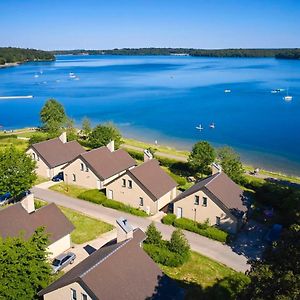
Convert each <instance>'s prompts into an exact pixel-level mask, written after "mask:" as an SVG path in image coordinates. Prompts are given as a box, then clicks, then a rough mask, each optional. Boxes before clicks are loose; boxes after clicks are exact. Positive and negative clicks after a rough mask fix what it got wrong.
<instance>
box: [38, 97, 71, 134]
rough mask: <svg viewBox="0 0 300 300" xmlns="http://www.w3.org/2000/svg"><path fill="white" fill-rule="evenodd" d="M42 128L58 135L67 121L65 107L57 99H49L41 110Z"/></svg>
mask: <svg viewBox="0 0 300 300" xmlns="http://www.w3.org/2000/svg"><path fill="white" fill-rule="evenodd" d="M40 117H41V122H42V128H43V129H44V130H45V131H47V132H48V133H49V134H50V135H51V136H57V135H58V134H59V131H60V129H61V128H62V127H63V126H64V124H65V122H66V121H67V116H66V113H65V109H64V107H63V106H62V104H60V103H59V102H58V101H56V100H55V99H49V100H47V102H46V103H45V105H44V107H43V108H42V110H41V112H40Z"/></svg>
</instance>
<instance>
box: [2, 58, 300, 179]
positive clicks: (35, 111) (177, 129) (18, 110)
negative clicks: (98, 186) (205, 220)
mask: <svg viewBox="0 0 300 300" xmlns="http://www.w3.org/2000/svg"><path fill="white" fill-rule="evenodd" d="M70 73H71V74H70ZM73 73H74V74H73ZM277 88H278V89H279V88H282V89H288V91H289V94H290V95H292V96H293V100H292V101H290V102H286V101H284V100H283V96H284V95H286V91H284V92H280V93H276V94H273V93H271V90H272V89H277ZM225 89H230V90H231V92H230V93H225V92H224V90H225ZM20 95H33V96H34V98H33V99H10V100H4V99H2V100H0V124H1V125H2V126H3V128H5V129H15V128H20V127H25V126H37V125H39V111H40V109H41V107H42V106H43V104H44V102H45V101H46V100H47V99H48V98H55V99H57V100H58V101H60V102H61V103H62V104H63V105H64V106H65V108H66V111H67V114H68V115H69V116H70V117H72V118H74V120H75V121H76V123H77V124H80V122H81V120H82V118H83V117H84V116H87V117H88V118H90V119H91V121H92V123H93V124H97V123H101V122H107V121H112V122H114V123H115V124H116V125H117V126H118V127H119V129H120V130H121V131H122V132H123V134H124V135H125V136H127V137H134V138H137V139H141V140H144V141H150V142H154V141H155V140H157V141H158V143H159V144H169V145H175V146H177V147H179V148H189V149H190V148H191V147H192V145H193V144H194V143H195V142H196V141H198V140H207V141H209V142H211V143H213V145H215V146H222V145H230V146H232V147H234V148H235V149H236V150H237V151H238V152H239V153H240V155H241V157H242V159H243V161H244V162H246V163H251V164H252V165H254V166H257V167H264V168H266V169H269V170H274V171H282V172H286V173H288V174H295V175H300V138H299V136H300V132H299V131H300V61H294V60H276V59H273V58H203V57H202V58H196V57H178V56H157V57H156V56H147V57H144V56H104V55H102V56H101V55H99V56H97V55H96V56H57V60H56V61H55V62H41V63H27V64H23V65H21V66H17V67H12V68H4V69H0V96H20ZM212 122H214V123H215V128H214V129H211V128H210V127H209V125H210V124H211V123H212ZM199 124H201V125H202V126H203V128H204V129H203V130H202V131H199V130H197V129H196V128H195V127H196V126H198V125H199Z"/></svg>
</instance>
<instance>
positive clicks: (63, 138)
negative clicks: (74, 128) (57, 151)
mask: <svg viewBox="0 0 300 300" xmlns="http://www.w3.org/2000/svg"><path fill="white" fill-rule="evenodd" d="M58 138H59V139H60V140H61V141H62V142H63V143H64V144H65V143H66V142H67V133H66V132H63V133H62V134H61V135H60V136H59V137H58Z"/></svg>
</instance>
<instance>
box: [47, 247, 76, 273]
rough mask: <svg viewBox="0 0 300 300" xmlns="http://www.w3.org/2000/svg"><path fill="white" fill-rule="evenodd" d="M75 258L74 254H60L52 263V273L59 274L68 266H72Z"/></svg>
mask: <svg viewBox="0 0 300 300" xmlns="http://www.w3.org/2000/svg"><path fill="white" fill-rule="evenodd" d="M75 258H76V255H75V254H74V253H73V252H68V253H63V254H60V255H59V256H57V257H56V258H55V259H54V260H53V262H52V273H53V274H54V273H57V272H58V271H60V270H62V269H63V268H65V267H66V266H67V265H69V264H72V263H73V262H74V260H75Z"/></svg>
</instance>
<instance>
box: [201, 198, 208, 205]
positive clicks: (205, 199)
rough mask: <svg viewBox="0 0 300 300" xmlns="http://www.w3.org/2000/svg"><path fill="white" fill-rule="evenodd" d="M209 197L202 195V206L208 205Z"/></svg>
mask: <svg viewBox="0 0 300 300" xmlns="http://www.w3.org/2000/svg"><path fill="white" fill-rule="evenodd" d="M207 202H208V199H207V197H202V206H204V207H207Z"/></svg>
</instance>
